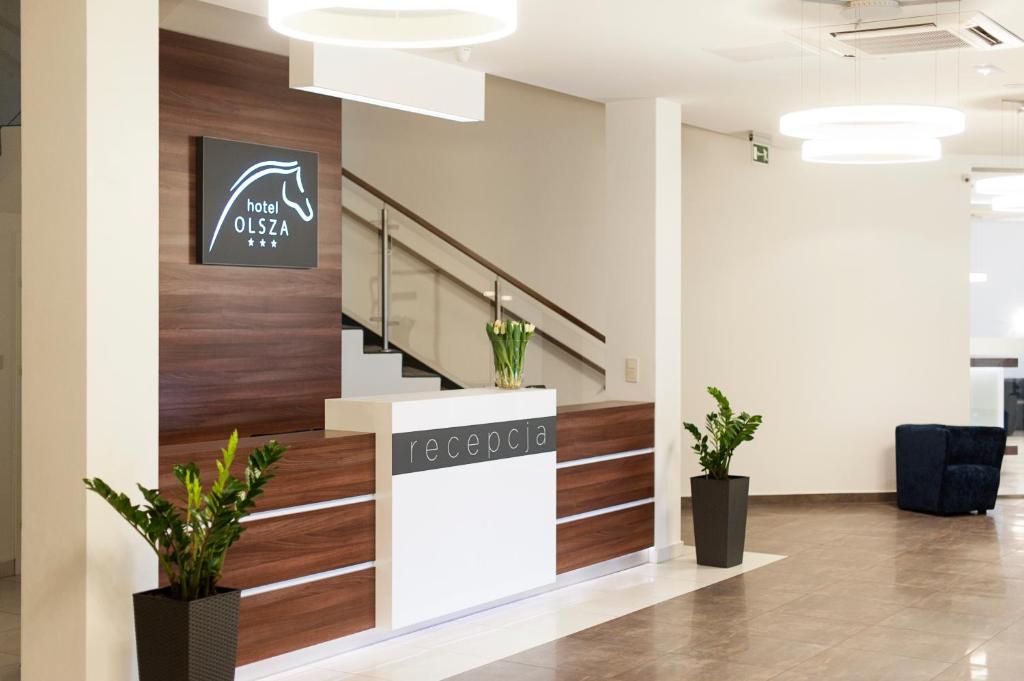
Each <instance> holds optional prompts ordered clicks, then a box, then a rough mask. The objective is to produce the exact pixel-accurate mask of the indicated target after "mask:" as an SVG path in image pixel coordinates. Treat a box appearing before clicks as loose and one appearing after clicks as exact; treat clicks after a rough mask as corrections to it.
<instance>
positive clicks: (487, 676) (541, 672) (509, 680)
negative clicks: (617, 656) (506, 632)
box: [449, 661, 594, 681]
mask: <svg viewBox="0 0 1024 681" xmlns="http://www.w3.org/2000/svg"><path fill="white" fill-rule="evenodd" d="M593 678H594V677H592V676H588V675H583V674H580V673H579V672H574V671H570V670H567V669H550V668H548V667H533V666H530V665H526V664H517V663H515V662H504V661H501V662H492V663H491V664H489V665H486V666H483V667H478V668H477V669H472V670H470V671H468V672H463V673H461V674H458V675H457V676H452V677H450V679H449V681H590V679H593Z"/></svg>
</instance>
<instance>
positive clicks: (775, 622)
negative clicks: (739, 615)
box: [742, 611, 867, 646]
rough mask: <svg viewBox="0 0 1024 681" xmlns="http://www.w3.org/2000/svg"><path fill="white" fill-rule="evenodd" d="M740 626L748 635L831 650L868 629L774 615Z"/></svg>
mask: <svg viewBox="0 0 1024 681" xmlns="http://www.w3.org/2000/svg"><path fill="white" fill-rule="evenodd" d="M742 626H744V627H745V629H746V631H748V632H750V633H751V634H761V635H764V636H771V637H774V638H781V639H785V640H787V641H800V642H803V643H816V644H818V645H824V646H833V645H836V644H837V643H841V642H842V641H845V640H846V639H848V638H850V637H851V636H853V635H855V634H857V633H859V632H861V631H863V630H864V629H865V628H866V626H867V625H864V624H859V623H856V622H841V621H839V620H827V619H821V618H818V617H808V616H806V615H788V614H786V613H783V612H778V611H773V612H769V613H765V614H764V615H760V616H758V617H755V618H754V619H752V620H749V621H748V622H746V623H745V624H744V625H742Z"/></svg>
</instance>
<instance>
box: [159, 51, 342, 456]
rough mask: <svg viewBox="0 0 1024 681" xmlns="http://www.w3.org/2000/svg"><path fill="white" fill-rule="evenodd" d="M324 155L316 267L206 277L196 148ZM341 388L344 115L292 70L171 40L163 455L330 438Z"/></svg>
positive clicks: (284, 61)
mask: <svg viewBox="0 0 1024 681" xmlns="http://www.w3.org/2000/svg"><path fill="white" fill-rule="evenodd" d="M203 136H210V137H221V138H224V139H230V140H238V141H243V142H254V143H257V144H267V145H271V146H277V147H287V148H291V149H301V150H306V151H313V152H316V153H317V154H319V168H320V181H319V217H318V225H319V266H318V267H316V268H314V269H279V268H263V267H218V266H210V265H197V264H196V262H195V260H196V258H195V250H196V249H195V238H196V237H195V235H196V214H197V199H198V197H197V188H196V178H197V172H196V170H197V167H196V157H197V154H196V150H197V138H199V137H203ZM340 390H341V104H340V102H338V100H336V99H333V98H330V97H324V96H321V95H316V94H312V93H307V92H302V91H299V90H292V89H291V88H289V87H288V58H287V57H283V56H279V55H274V54H267V53H265V52H258V51H255V50H249V49H244V48H241V47H234V46H231V45H226V44H223V43H217V42H213V41H210V40H204V39H201V38H195V37H192V36H186V35H182V34H179V33H171V32H167V31H161V34H160V444H174V443H181V442H194V441H197V440H209V439H213V438H219V437H226V436H227V434H228V433H230V432H231V431H232V430H233V429H235V428H237V429H238V431H239V433H240V434H241V435H243V436H248V435H255V434H258V433H285V432H291V431H298V430H311V429H318V428H323V425H324V399H325V398H330V397H338V395H339V394H340Z"/></svg>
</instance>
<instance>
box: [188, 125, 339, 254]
mask: <svg viewBox="0 0 1024 681" xmlns="http://www.w3.org/2000/svg"><path fill="white" fill-rule="evenodd" d="M199 165H200V188H201V189H200V192H201V193H200V195H199V211H200V215H199V224H200V226H201V227H200V230H199V231H200V234H199V235H198V238H197V239H196V246H197V248H198V251H199V252H198V254H197V259H198V262H200V263H202V264H205V265H244V266H250V267H305V268H310V267H316V266H317V208H318V205H317V182H318V179H319V167H318V157H317V155H316V154H315V153H313V152H309V151H297V150H294V149H281V148H277V147H268V146H264V145H262V144H248V143H245V142H232V141H229V140H222V139H215V138H211V137H203V138H200V140H199Z"/></svg>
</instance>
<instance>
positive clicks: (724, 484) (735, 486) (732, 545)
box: [690, 475, 750, 568]
mask: <svg viewBox="0 0 1024 681" xmlns="http://www.w3.org/2000/svg"><path fill="white" fill-rule="evenodd" d="M749 492H750V478H747V477H743V476H739V475H730V476H729V479H728V480H714V479H712V478H708V477H706V476H703V475H699V476H697V477H694V478H690V494H691V495H692V497H693V499H692V501H693V535H694V541H695V543H696V544H697V564H698V565H708V566H710V567H723V568H726V567H733V566H735V565H739V564H740V563H742V562H743V545H744V543H745V542H746V537H747V496H748V494H749Z"/></svg>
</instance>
